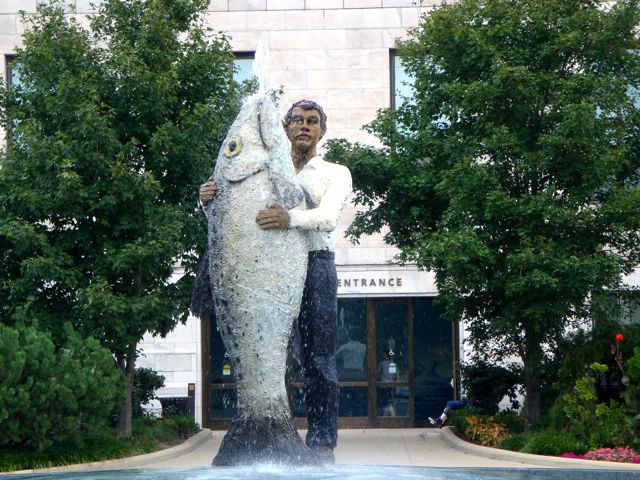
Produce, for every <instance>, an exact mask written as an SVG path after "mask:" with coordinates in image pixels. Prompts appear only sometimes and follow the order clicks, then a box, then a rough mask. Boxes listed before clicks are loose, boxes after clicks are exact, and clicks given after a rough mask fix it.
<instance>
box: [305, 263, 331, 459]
mask: <svg viewBox="0 0 640 480" xmlns="http://www.w3.org/2000/svg"><path fill="white" fill-rule="evenodd" d="M337 294H338V279H337V274H336V264H335V255H334V253H333V252H330V251H326V250H317V251H313V252H309V266H308V270H307V280H306V283H305V287H304V293H303V294H302V305H301V307H300V315H299V317H298V328H299V333H300V343H301V344H300V355H301V357H302V358H301V360H302V367H303V368H304V376H305V382H304V387H305V402H306V407H307V421H308V423H309V430H308V433H307V445H309V446H310V447H312V446H314V445H321V446H325V447H330V448H334V447H335V446H336V441H337V438H338V400H339V398H338V375H337V372H336V358H335V347H336V334H337V313H338V305H337Z"/></svg>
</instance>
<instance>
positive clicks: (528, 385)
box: [523, 331, 544, 430]
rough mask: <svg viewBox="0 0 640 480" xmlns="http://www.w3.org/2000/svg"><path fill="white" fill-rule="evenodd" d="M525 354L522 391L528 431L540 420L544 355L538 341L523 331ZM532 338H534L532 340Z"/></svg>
mask: <svg viewBox="0 0 640 480" xmlns="http://www.w3.org/2000/svg"><path fill="white" fill-rule="evenodd" d="M525 335H526V340H525V342H526V353H525V357H524V358H523V362H524V389H525V397H526V398H525V405H526V409H527V417H526V419H525V430H530V429H531V427H533V426H534V425H535V424H536V423H538V420H539V419H540V388H541V378H542V377H541V374H540V370H541V368H542V360H543V358H544V354H543V352H542V348H541V347H540V343H541V342H540V341H539V340H538V339H537V338H535V336H534V335H532V334H531V333H529V332H527V331H525ZM532 337H534V338H532Z"/></svg>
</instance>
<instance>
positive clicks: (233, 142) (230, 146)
mask: <svg viewBox="0 0 640 480" xmlns="http://www.w3.org/2000/svg"><path fill="white" fill-rule="evenodd" d="M241 151H242V140H241V139H240V137H239V136H238V135H231V137H229V140H228V141H227V145H226V146H225V147H224V154H225V156H226V157H227V158H231V157H235V156H236V155H238V154H239V153H240V152H241Z"/></svg>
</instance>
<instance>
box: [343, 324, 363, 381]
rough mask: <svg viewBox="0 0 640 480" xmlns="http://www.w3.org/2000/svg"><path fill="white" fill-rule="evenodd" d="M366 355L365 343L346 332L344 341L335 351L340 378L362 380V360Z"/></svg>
mask: <svg viewBox="0 0 640 480" xmlns="http://www.w3.org/2000/svg"><path fill="white" fill-rule="evenodd" d="M357 333H359V332H357ZM357 333H356V335H357ZM366 355H367V347H366V345H365V344H364V343H362V342H360V341H359V340H358V338H351V336H350V335H349V334H348V333H347V334H346V341H345V342H344V343H342V344H341V345H340V346H339V347H338V350H337V351H336V362H337V364H338V373H339V374H340V379H342V380H351V381H355V380H364V379H365V371H364V360H365V357H366Z"/></svg>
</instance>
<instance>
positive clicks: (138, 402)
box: [131, 368, 164, 417]
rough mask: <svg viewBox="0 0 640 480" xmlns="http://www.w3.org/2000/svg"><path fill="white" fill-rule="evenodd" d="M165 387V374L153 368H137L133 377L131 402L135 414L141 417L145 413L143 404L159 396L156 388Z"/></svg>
mask: <svg viewBox="0 0 640 480" xmlns="http://www.w3.org/2000/svg"><path fill="white" fill-rule="evenodd" d="M163 387H164V375H159V374H158V372H156V371H155V370H153V369H151V368H136V373H135V375H134V377H133V389H132V391H131V402H132V403H133V416H134V417H141V416H143V414H144V411H143V410H142V405H143V404H145V403H148V402H149V401H150V400H152V399H154V398H157V397H156V390H158V389H159V388H163Z"/></svg>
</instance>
